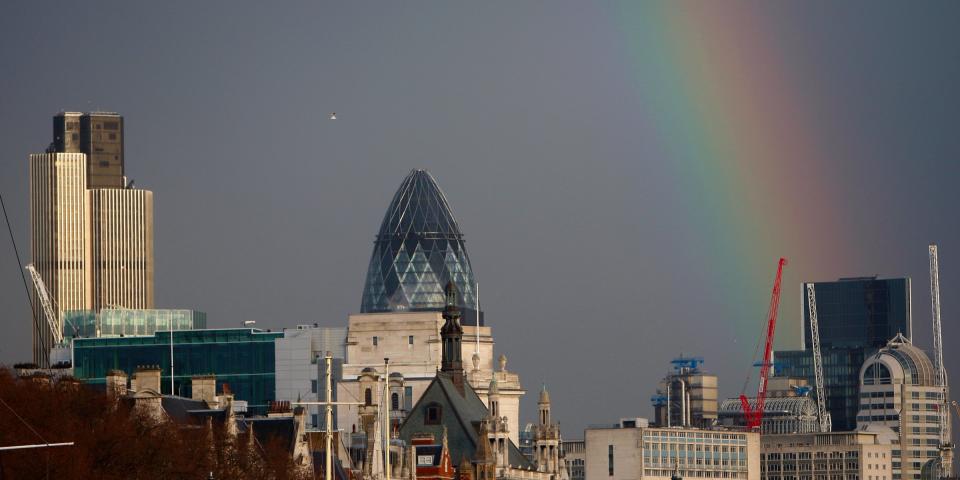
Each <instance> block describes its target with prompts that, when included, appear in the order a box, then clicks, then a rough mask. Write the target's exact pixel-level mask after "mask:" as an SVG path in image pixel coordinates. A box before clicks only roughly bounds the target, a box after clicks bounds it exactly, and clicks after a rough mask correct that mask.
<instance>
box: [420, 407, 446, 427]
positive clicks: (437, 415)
mask: <svg viewBox="0 0 960 480" xmlns="http://www.w3.org/2000/svg"><path fill="white" fill-rule="evenodd" d="M442 418H443V410H442V409H441V408H440V405H439V404H437V403H431V404H429V405H427V406H426V407H424V411H423V424H424V425H437V424H439V423H440V421H441V420H442Z"/></svg>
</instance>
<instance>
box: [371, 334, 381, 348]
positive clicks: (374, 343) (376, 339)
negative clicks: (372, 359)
mask: <svg viewBox="0 0 960 480" xmlns="http://www.w3.org/2000/svg"><path fill="white" fill-rule="evenodd" d="M379 340H380V339H379V338H377V336H376V335H374V336H373V346H374V347H376V346H377V345H378V343H379Z"/></svg>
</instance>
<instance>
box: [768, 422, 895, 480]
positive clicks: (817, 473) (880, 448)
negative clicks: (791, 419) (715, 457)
mask: <svg viewBox="0 0 960 480" xmlns="http://www.w3.org/2000/svg"><path fill="white" fill-rule="evenodd" d="M892 457H893V455H892V451H891V446H890V445H889V444H885V443H883V442H882V441H881V440H880V439H878V437H877V434H875V433H866V432H832V433H806V434H789V435H763V436H762V437H761V441H760V473H761V478H762V479H763V480H892V478H893V464H892V461H891V460H892Z"/></svg>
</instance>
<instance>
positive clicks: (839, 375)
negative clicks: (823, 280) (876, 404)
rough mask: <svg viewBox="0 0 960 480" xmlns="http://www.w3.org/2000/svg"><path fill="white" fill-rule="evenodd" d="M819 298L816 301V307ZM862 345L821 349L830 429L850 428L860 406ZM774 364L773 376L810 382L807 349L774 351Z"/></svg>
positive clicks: (811, 376) (863, 353)
mask: <svg viewBox="0 0 960 480" xmlns="http://www.w3.org/2000/svg"><path fill="white" fill-rule="evenodd" d="M819 303H820V302H819V299H818V302H817V304H818V305H817V306H818V310H819ZM866 353H867V352H866V351H865V349H863V348H824V349H822V350H821V355H822V356H823V383H824V385H823V390H824V391H823V393H824V395H826V397H827V403H826V407H827V411H828V412H830V420H831V426H832V428H833V431H835V432H840V431H847V430H853V429H855V428H856V426H857V409H858V408H859V406H860V397H859V393H860V366H861V365H863V361H864V359H865V358H866V356H865V355H866ZM774 363H775V364H776V367H777V375H784V376H790V377H801V378H806V379H807V380H808V381H809V382H810V384H811V385H813V384H814V382H815V381H816V380H815V379H814V375H813V353H812V352H811V351H810V350H790V351H782V352H777V353H776V357H775V360H774Z"/></svg>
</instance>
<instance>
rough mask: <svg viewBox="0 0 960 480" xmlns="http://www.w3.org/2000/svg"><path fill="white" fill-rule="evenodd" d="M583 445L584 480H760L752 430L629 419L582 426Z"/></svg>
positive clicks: (757, 445)
mask: <svg viewBox="0 0 960 480" xmlns="http://www.w3.org/2000/svg"><path fill="white" fill-rule="evenodd" d="M625 425H626V426H625ZM630 425H637V426H636V427H631V426H630ZM584 444H585V454H584V457H585V477H586V479H587V480H602V479H610V480H629V479H639V478H653V479H662V480H667V479H669V478H670V477H671V476H673V475H674V474H675V473H678V474H679V475H680V477H682V478H684V479H691V478H704V479H743V480H760V435H759V434H758V433H755V432H744V431H734V430H701V429H686V428H651V427H646V426H645V422H641V423H638V422H636V421H631V422H629V423H626V422H621V423H620V424H617V425H614V426H611V427H590V428H587V429H586V430H585V432H584Z"/></svg>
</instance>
